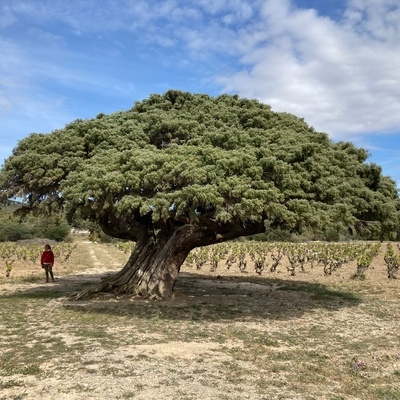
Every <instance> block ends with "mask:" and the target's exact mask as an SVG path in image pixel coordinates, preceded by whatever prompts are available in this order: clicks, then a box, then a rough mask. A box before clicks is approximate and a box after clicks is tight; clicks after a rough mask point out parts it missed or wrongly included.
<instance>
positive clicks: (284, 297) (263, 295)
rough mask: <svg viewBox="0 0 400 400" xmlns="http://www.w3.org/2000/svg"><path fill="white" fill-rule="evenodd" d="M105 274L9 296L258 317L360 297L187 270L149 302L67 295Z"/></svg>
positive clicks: (104, 308) (142, 312)
mask: <svg viewBox="0 0 400 400" xmlns="http://www.w3.org/2000/svg"><path fill="white" fill-rule="evenodd" d="M106 275H107V274H103V275H99V274H96V275H75V276H73V277H71V276H68V277H64V278H63V277H61V278H60V279H59V281H58V283H57V284H54V285H49V286H46V285H43V284H42V285H40V287H35V288H29V289H25V290H22V291H20V292H14V293H13V294H10V295H8V297H16V298H31V299H33V298H36V299H39V298H42V299H55V298H58V299H59V300H60V303H61V304H62V305H63V306H64V307H66V308H68V309H70V310H74V311H76V312H85V313H99V314H109V315H115V316H126V317H136V318H143V319H154V318H159V319H168V320H189V321H190V320H193V321H195V320H203V321H224V320H226V321H232V320H237V321H258V320H263V319H274V320H277V319H278V320H279V319H282V320H284V319H292V318H299V317H301V316H302V315H304V314H305V313H310V312H312V311H313V310H315V309H321V308H322V309H327V310H330V311H337V310H340V309H343V308H346V307H353V306H357V305H358V304H360V303H361V298H360V297H359V296H358V295H355V294H354V293H351V292H348V291H339V290H333V289H331V288H329V287H327V286H326V285H323V284H318V283H310V282H307V281H291V280H285V279H275V278H274V279H272V278H263V277H243V276H238V277H236V276H234V277H226V276H218V277H215V276H207V275H205V276H202V275H197V274H189V273H182V274H181V275H180V276H179V279H178V281H177V284H176V287H175V295H174V298H173V299H170V300H166V301H161V302H160V301H158V302H155V301H147V300H144V299H132V298H129V297H127V296H121V297H118V298H115V297H114V296H112V295H109V294H100V295H97V296H96V297H95V298H93V299H91V300H89V301H69V300H68V296H69V295H71V294H72V293H73V292H76V291H78V290H81V289H83V288H84V287H86V286H87V285H89V284H93V283H96V282H98V281H99V280H100V279H101V278H104V277H105V276H106Z"/></svg>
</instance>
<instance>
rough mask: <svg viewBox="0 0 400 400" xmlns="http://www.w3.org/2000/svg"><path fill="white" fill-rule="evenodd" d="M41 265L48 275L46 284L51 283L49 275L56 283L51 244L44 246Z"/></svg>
mask: <svg viewBox="0 0 400 400" xmlns="http://www.w3.org/2000/svg"><path fill="white" fill-rule="evenodd" d="M40 263H41V264H42V268H44V272H45V273H46V283H47V282H49V275H50V277H51V280H52V281H53V282H55V280H54V274H53V265H54V253H53V251H52V250H51V246H50V245H49V244H46V245H45V246H44V251H43V253H42V257H41V259H40Z"/></svg>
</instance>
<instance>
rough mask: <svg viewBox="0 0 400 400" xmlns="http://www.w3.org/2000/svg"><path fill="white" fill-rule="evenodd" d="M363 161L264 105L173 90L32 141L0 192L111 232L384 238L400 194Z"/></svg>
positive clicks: (359, 152)
mask: <svg viewBox="0 0 400 400" xmlns="http://www.w3.org/2000/svg"><path fill="white" fill-rule="evenodd" d="M367 157H368V153H367V152H366V151H365V150H363V149H357V148H356V147H355V146H354V145H352V144H351V143H343V142H340V143H337V144H335V143H333V142H332V141H330V140H329V138H328V136H327V135H326V134H323V133H318V132H315V131H314V129H313V128H310V127H309V126H307V124H306V123H305V122H304V121H303V120H301V119H298V118H296V117H295V116H293V115H291V114H286V113H275V112H273V111H271V109H270V107H269V106H267V105H263V104H261V103H259V102H257V101H256V100H248V99H241V98H239V97H238V96H229V95H222V96H219V97H217V98H212V97H210V96H207V95H198V94H190V93H184V92H180V91H169V92H167V93H165V94H164V95H152V96H150V97H149V99H146V100H144V101H142V102H138V103H136V104H135V106H134V107H133V108H132V109H131V110H128V111H125V112H118V113H115V114H111V115H105V114H99V116H98V117H97V118H95V119H92V120H77V121H74V122H72V123H71V124H69V125H67V126H66V127H65V129H62V130H58V131H54V132H52V133H50V134H48V135H43V134H32V135H30V136H28V137H27V138H26V139H24V140H22V141H21V142H20V143H19V145H18V146H17V147H16V148H15V149H14V153H13V156H11V157H10V158H9V159H8V160H7V161H6V163H5V165H4V168H3V170H2V171H1V174H0V183H1V189H2V191H1V196H2V198H3V199H5V198H8V197H13V196H18V197H24V198H25V199H26V200H27V201H29V204H30V206H31V208H38V209H39V208H40V206H41V204H43V203H45V202H47V204H49V203H51V202H56V203H62V204H64V205H66V206H68V208H69V209H70V210H76V212H78V210H80V211H79V212H81V213H82V214H83V215H87V216H89V215H90V216H91V217H92V218H99V219H102V220H103V221H106V222H107V224H111V223H112V222H113V223H116V221H117V220H118V219H121V218H123V219H124V220H128V219H129V218H130V220H131V221H134V222H135V223H139V225H140V223H142V222H143V221H144V219H146V224H145V225H146V226H148V223H149V222H148V221H147V219H148V218H150V220H151V221H152V223H153V224H154V227H156V228H158V227H161V225H162V224H161V222H162V221H163V222H164V223H165V222H167V221H173V224H176V225H179V224H182V223H190V224H193V225H199V226H201V225H204V224H207V226H213V227H214V229H217V226H218V227H219V228H218V229H222V226H223V225H224V224H225V225H226V224H228V223H229V224H231V226H236V227H240V226H245V225H246V226H249V224H251V223H260V222H262V221H264V222H265V224H266V226H283V227H285V228H287V229H294V230H299V231H301V230H302V229H305V228H306V227H310V226H311V227H314V228H315V229H319V230H324V229H327V230H328V229H331V228H332V227H335V226H336V227H338V229H346V228H348V227H352V228H354V227H357V226H362V227H363V231H364V232H366V231H367V230H366V229H367V228H366V227H367V226H369V224H371V223H373V226H374V228H373V229H371V230H370V231H369V232H370V233H371V232H373V235H374V236H376V235H380V236H381V237H387V236H388V235H389V236H390V235H391V234H392V233H393V232H394V231H395V230H396V228H395V226H396V223H397V221H398V209H399V207H398V205H399V202H398V195H397V190H396V187H395V184H394V182H393V181H392V180H391V179H390V178H387V177H383V176H382V173H381V169H380V167H379V166H377V165H375V164H367V163H366V162H365V160H366V159H367ZM178 221H179V222H178ZM357 221H362V224H361V225H360V224H358V223H357ZM377 221H378V222H379V224H378V225H377V224H376V222H377ZM143 223H144V222H143ZM135 226H136V225H135ZM377 226H379V227H380V230H379V229H378V230H377ZM224 229H226V228H224ZM354 229H355V228H354ZM371 234H372V233H371Z"/></svg>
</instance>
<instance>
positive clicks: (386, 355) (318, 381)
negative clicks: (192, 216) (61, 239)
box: [0, 241, 400, 400]
mask: <svg viewBox="0 0 400 400" xmlns="http://www.w3.org/2000/svg"><path fill="white" fill-rule="evenodd" d="M383 251H384V248H382V252H381V254H380V255H379V257H378V258H377V259H376V260H375V261H374V264H373V267H372V268H370V269H369V270H368V271H367V273H366V277H365V279H364V280H354V279H351V276H352V275H353V274H354V272H355V266H354V265H346V266H344V267H342V268H341V269H340V270H338V271H336V272H335V273H334V275H332V276H329V277H326V276H324V275H323V273H322V270H321V268H316V267H315V268H314V269H306V272H304V273H299V274H298V275H297V276H294V277H292V276H290V275H289V273H288V272H287V271H286V270H285V268H284V266H283V267H280V268H278V270H277V271H276V272H275V273H270V272H266V273H265V274H263V276H261V277H259V276H257V275H256V274H253V273H252V271H249V272H248V273H246V274H240V273H239V271H237V270H230V271H226V270H225V269H223V268H222V267H221V268H220V269H217V271H216V272H213V273H211V272H209V269H208V268H204V269H203V270H201V271H197V270H195V269H193V268H189V267H187V266H186V267H184V268H183V270H182V273H181V275H180V278H179V280H178V283H177V286H176V294H175V297H174V299H173V300H170V301H166V302H157V303H154V302H147V301H143V300H131V299H128V298H120V299H114V298H111V297H109V296H106V295H104V296H101V297H98V298H97V299H95V300H92V301H88V302H72V303H71V302H68V300H67V295H68V294H70V293H71V292H73V291H76V290H78V289H79V288H82V287H83V286H84V285H87V284H90V283H93V282H96V281H98V280H99V279H100V277H101V276H102V275H104V274H107V273H109V272H110V271H111V270H115V269H116V268H118V267H120V266H121V265H122V264H123V262H124V261H125V260H126V258H127V256H128V255H127V254H124V253H122V252H120V251H118V250H117V249H115V248H114V247H113V246H109V245H100V244H98V245H96V244H89V243H86V242H84V241H79V242H78V247H77V250H76V251H75V252H74V253H73V255H72V256H71V258H70V260H69V261H68V263H66V264H65V265H58V266H57V265H56V269H55V271H56V276H57V277H58V282H57V283H56V284H54V285H53V284H44V283H43V276H42V275H43V272H42V270H41V268H40V267H39V266H29V265H26V266H23V265H19V266H17V268H15V269H14V270H13V275H12V277H11V279H8V280H7V279H5V278H1V279H0V285H1V286H0V307H1V313H2V318H1V320H0V329H1V337H0V348H1V354H0V399H37V398H41V399H54V398H57V399H83V398H84V399H139V400H140V399H154V398H157V397H162V398H163V399H222V400H223V399H268V400H269V399H329V400H334V399H336V400H338V399H346V400H347V399H349V400H350V399H371V400H372V399H374V400H375V399H377V400H379V399H380V400H398V399H400V335H399V321H400V310H399V306H398V304H399V300H400V285H399V281H398V280H388V279H387V277H386V271H385V265H384V262H383Z"/></svg>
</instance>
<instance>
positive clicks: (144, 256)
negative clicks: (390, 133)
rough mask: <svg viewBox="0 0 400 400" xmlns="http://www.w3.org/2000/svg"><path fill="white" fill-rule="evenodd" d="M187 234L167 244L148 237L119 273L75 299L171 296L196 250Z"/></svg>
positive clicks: (179, 233)
mask: <svg viewBox="0 0 400 400" xmlns="http://www.w3.org/2000/svg"><path fill="white" fill-rule="evenodd" d="M187 234H188V232H185V230H183V229H181V230H178V231H176V232H175V233H174V234H173V235H172V236H171V237H170V238H169V239H168V240H167V241H164V240H156V238H154V237H148V238H146V240H143V241H142V242H138V243H137V245H136V247H135V249H134V251H133V252H132V254H131V256H130V258H129V260H128V262H127V263H126V264H125V266H124V268H123V269H122V270H121V271H120V272H118V273H117V274H115V275H113V276H111V277H110V278H107V279H105V280H103V281H102V282H100V283H99V284H97V285H96V286H95V287H91V288H88V289H87V290H85V291H83V292H81V293H79V294H77V295H74V296H73V297H72V298H73V299H75V300H79V299H82V298H85V297H87V296H90V295H92V294H95V293H99V292H111V293H114V294H117V295H122V294H124V295H132V296H141V297H144V298H150V299H166V298H169V297H171V296H172V292H173V288H174V285H175V281H176V279H177V277H178V273H179V269H180V267H181V265H182V264H183V262H184V261H185V259H186V257H187V255H188V254H189V252H190V250H192V248H193V242H191V240H188V235H187ZM207 244H208V243H207Z"/></svg>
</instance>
